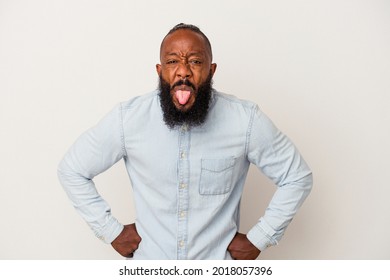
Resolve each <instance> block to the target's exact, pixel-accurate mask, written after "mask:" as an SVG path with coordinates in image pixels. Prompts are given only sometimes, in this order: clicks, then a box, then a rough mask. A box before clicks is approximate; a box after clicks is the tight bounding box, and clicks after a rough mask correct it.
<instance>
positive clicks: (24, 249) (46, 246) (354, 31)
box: [0, 0, 390, 259]
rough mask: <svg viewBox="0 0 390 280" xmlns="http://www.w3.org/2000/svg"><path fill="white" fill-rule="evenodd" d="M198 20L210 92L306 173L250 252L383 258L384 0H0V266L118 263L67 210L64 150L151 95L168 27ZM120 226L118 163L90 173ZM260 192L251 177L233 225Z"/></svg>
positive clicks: (389, 123)
mask: <svg viewBox="0 0 390 280" xmlns="http://www.w3.org/2000/svg"><path fill="white" fill-rule="evenodd" d="M179 22H186V23H192V24H195V25H198V26H199V27H200V28H201V29H202V30H203V31H204V32H205V33H206V35H207V36H208V37H209V39H210V41H211V43H212V46H213V51H214V61H215V62H216V63H217V64H218V69H217V72H216V75H215V76H214V81H215V83H214V86H215V88H217V89H218V90H221V91H224V92H227V93H230V94H234V95H236V96H239V97H240V98H243V99H249V100H252V101H254V102H256V103H257V104H259V106H260V107H261V108H262V110H263V111H264V112H265V113H266V114H268V116H270V117H271V119H272V120H273V121H274V122H275V124H276V125H277V126H278V127H279V128H280V129H281V130H282V131H283V132H285V133H286V134H287V135H288V136H289V137H290V138H291V139H292V140H293V142H294V143H295V144H296V145H297V146H298V148H299V150H300V151H301V153H302V154H303V156H304V157H305V159H306V160H307V162H308V163H309V165H310V167H311V168H312V169H313V173H314V179H315V184H314V188H313V191H312V193H311V195H310V196H309V198H308V199H307V201H306V203H305V204H304V205H303V207H302V208H301V210H300V212H299V213H298V215H297V216H296V218H295V219H294V220H293V222H292V224H291V225H290V227H289V228H288V230H287V232H286V235H285V237H284V238H283V239H282V241H281V242H280V244H279V245H278V246H276V247H273V248H270V249H268V250H266V251H265V252H263V253H262V254H261V258H262V259H390V242H389V236H390V203H389V197H390V188H389V187H390V186H389V180H388V175H389V167H390V164H389V159H390V148H389V143H390V111H389V110H388V107H389V104H390V97H389V96H390V52H389V49H390V1H384V0H383V1H380V0H366V1H363V0H356V1H352V0H351V1H348V0H342V1H340V0H328V1H309V0H306V1H304V0H300V1H289V0H277V1H255V0H253V1H249V0H240V1H222V0H218V1H216V0H213V1H209V0H198V1H176V0H175V1H173V0H170V1H157V0H154V1H108V0H107V1H103V0H94V1H92V0H90V1H88V0H77V1H76V0H67V1H65V0H61V1H60V0H59V1H49V0H46V1H44V0H36V1H23V0H13V1H11V0H9V1H6V0H0V97H1V98H0V259H121V257H120V256H119V255H118V254H117V253H116V252H114V251H113V250H112V249H111V247H110V246H109V245H106V244H104V243H102V242H101V241H100V240H98V239H97V238H95V237H94V235H93V233H92V232H91V231H90V230H89V228H88V226H87V225H86V224H85V223H84V221H82V220H81V218H80V217H79V216H78V215H77V214H76V212H75V211H74V210H73V208H72V206H71V204H70V202H69V201H68V199H67V197H66V195H65V193H64V191H63V190H62V188H61V186H60V184H59V182H58V180H57V175H56V169H57V164H58V162H59V161H60V159H61V158H62V156H63V154H64V153H65V151H66V150H67V148H68V147H69V146H70V145H71V144H72V143H73V141H74V140H75V139H76V138H77V137H78V136H79V135H80V134H81V133H82V132H83V131H85V130H86V129H88V128H89V127H91V126H93V125H94V124H95V123H96V122H97V121H98V120H99V119H100V118H101V117H102V116H103V115H105V114H106V113H107V112H108V111H109V110H111V108H112V107H113V106H114V105H115V104H117V103H118V102H120V101H125V100H127V99H129V98H131V97H133V96H136V95H140V94H144V93H146V92H149V91H151V90H153V89H155V88H156V86H157V75H156V73H155V64H156V63H158V62H159V46H160V42H161V40H162V38H163V36H164V35H165V34H166V33H167V32H168V30H169V29H170V28H171V27H173V26H174V25H175V24H177V23H179ZM95 181H96V184H97V186H98V189H99V191H100V192H101V194H102V195H103V196H104V198H105V199H106V200H107V201H108V202H109V203H110V204H111V206H112V211H113V213H114V215H115V216H116V217H117V218H118V219H119V220H120V221H121V222H123V223H130V222H132V221H133V220H134V217H135V213H134V207H133V204H132V193H131V185H130V183H129V181H128V178H127V174H126V172H125V168H124V166H123V163H122V162H120V163H118V164H117V165H115V166H114V167H113V168H112V169H110V170H109V171H107V172H106V173H104V174H102V175H100V176H98V177H96V180H95ZM273 191H274V186H273V185H272V184H271V183H270V182H269V181H268V180H267V179H266V178H264V177H263V176H262V175H261V174H260V173H259V172H258V171H257V170H256V169H255V168H251V170H250V174H249V176H248V180H247V184H246V188H245V193H244V196H243V202H242V217H241V219H242V224H241V231H242V232H246V231H247V230H248V229H249V228H250V227H251V226H252V225H253V224H254V223H255V222H256V220H257V219H258V218H259V217H260V216H261V215H262V213H263V211H264V210H265V208H266V206H267V203H268V201H269V199H270V197H271V196H272V193H273Z"/></svg>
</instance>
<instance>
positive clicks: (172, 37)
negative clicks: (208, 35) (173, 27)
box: [160, 29, 210, 56]
mask: <svg viewBox="0 0 390 280" xmlns="http://www.w3.org/2000/svg"><path fill="white" fill-rule="evenodd" d="M178 52H181V53H187V52H196V53H203V54H205V55H208V56H210V50H209V48H208V47H207V43H206V40H205V39H204V38H203V36H202V35H201V34H198V33H196V32H194V31H191V30H187V29H179V30H177V31H175V32H173V33H172V34H169V35H167V36H166V37H165V38H164V40H163V42H162V44H161V51H160V55H161V56H163V55H169V54H170V53H178Z"/></svg>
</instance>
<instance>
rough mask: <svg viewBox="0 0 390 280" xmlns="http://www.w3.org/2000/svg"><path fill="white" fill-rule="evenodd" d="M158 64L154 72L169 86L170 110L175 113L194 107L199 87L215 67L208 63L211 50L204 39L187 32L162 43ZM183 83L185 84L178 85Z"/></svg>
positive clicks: (183, 31)
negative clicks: (171, 108) (173, 110)
mask: <svg viewBox="0 0 390 280" xmlns="http://www.w3.org/2000/svg"><path fill="white" fill-rule="evenodd" d="M160 60H161V64H157V65H156V70H157V73H158V75H159V76H160V78H161V79H162V80H163V81H165V82H166V83H168V84H169V85H170V86H171V90H170V94H171V98H172V102H173V104H174V106H175V107H176V109H178V110H179V111H182V112H186V111H188V110H189V109H190V108H191V107H192V106H193V105H194V103H195V100H196V98H197V93H198V89H199V86H201V85H202V84H203V83H204V82H206V81H207V80H208V79H210V76H211V77H212V76H213V75H214V72H215V69H216V67H217V65H216V64H215V63H213V64H212V63H211V50H210V49H209V48H208V46H207V43H206V41H205V39H204V38H203V37H202V36H201V35H200V34H198V33H195V32H193V31H191V30H186V29H179V30H177V31H175V32H173V33H172V34H170V35H168V36H167V37H166V38H165V39H164V41H163V43H162V46H161V53H160ZM183 80H184V81H188V82H189V83H184V84H183V83H181V81H183ZM178 84H181V85H178ZM189 84H191V85H192V86H190V85H189Z"/></svg>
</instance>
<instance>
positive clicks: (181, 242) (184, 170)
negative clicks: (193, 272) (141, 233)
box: [177, 125, 190, 259]
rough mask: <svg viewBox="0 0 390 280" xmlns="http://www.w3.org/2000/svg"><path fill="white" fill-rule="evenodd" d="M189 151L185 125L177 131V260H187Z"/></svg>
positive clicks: (188, 133)
mask: <svg viewBox="0 0 390 280" xmlns="http://www.w3.org/2000/svg"><path fill="white" fill-rule="evenodd" d="M189 149H190V132H189V130H188V126H187V125H183V126H182V127H181V128H180V130H179V162H178V173H179V184H178V205H177V222H178V232H177V258H178V259H186V258H187V230H188V229H187V211H188V200H189V193H188V184H189V173H190V170H189V159H188V155H189Z"/></svg>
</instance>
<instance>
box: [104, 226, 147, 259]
mask: <svg viewBox="0 0 390 280" xmlns="http://www.w3.org/2000/svg"><path fill="white" fill-rule="evenodd" d="M140 242H141V236H139V235H138V232H137V229H136V227H135V224H130V225H125V227H124V229H123V230H122V232H121V233H120V234H119V235H118V237H117V238H115V240H114V241H112V242H111V245H112V247H114V249H115V250H116V251H117V252H118V253H119V254H121V255H122V256H124V257H126V258H132V257H133V253H134V251H135V250H137V249H138V245H139V243H140Z"/></svg>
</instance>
